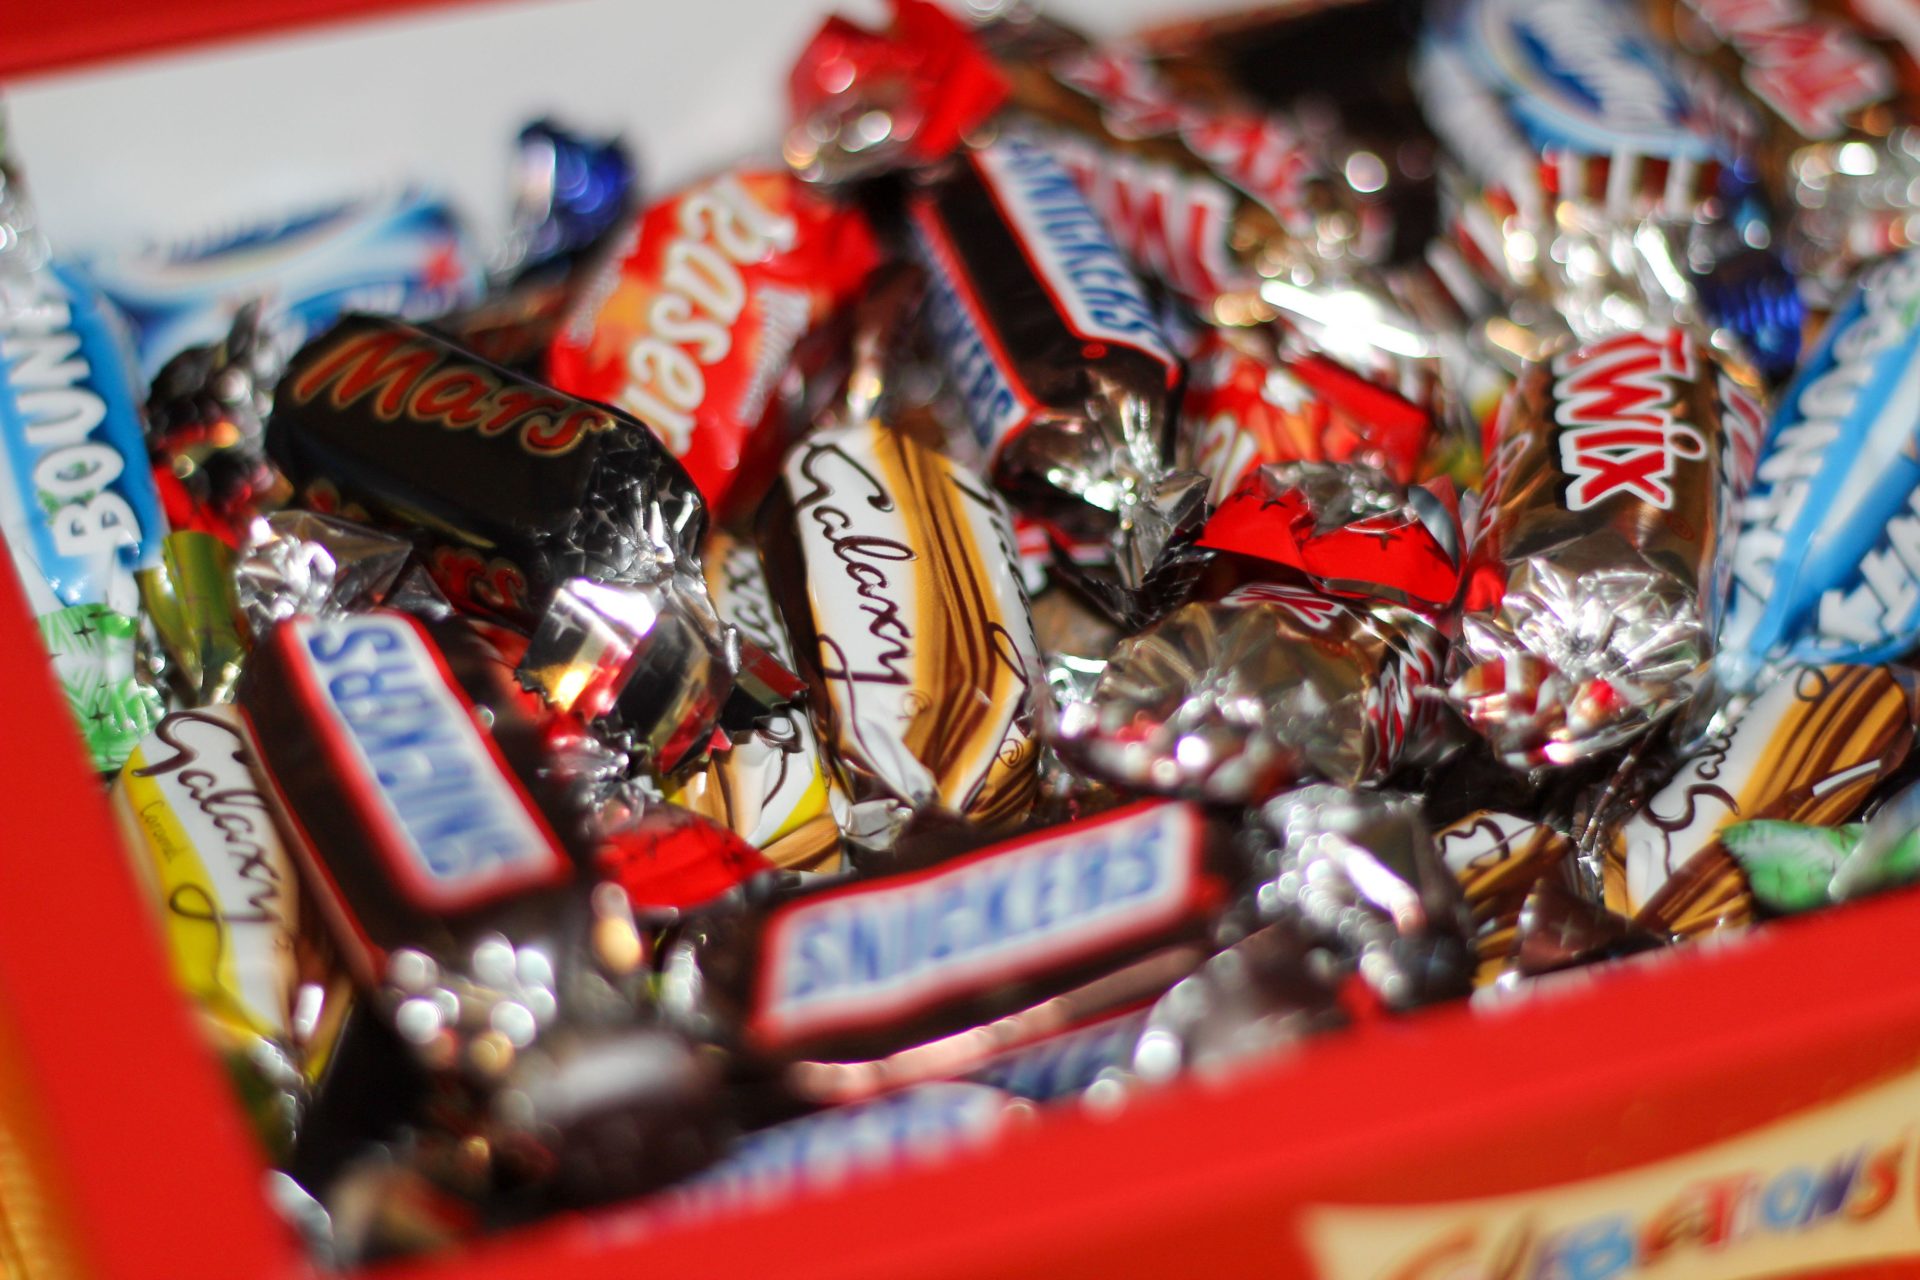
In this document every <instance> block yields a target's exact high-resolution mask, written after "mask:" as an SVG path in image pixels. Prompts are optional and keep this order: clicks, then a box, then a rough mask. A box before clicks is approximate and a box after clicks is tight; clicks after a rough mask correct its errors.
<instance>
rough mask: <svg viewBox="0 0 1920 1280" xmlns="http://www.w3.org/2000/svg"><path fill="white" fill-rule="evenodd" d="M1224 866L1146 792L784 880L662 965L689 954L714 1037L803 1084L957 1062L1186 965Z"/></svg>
mask: <svg viewBox="0 0 1920 1280" xmlns="http://www.w3.org/2000/svg"><path fill="white" fill-rule="evenodd" d="M1238 868H1239V863H1238V861H1237V855H1236V854H1235V853H1234V851H1233V850H1232V848H1231V840H1230V838H1229V836H1228V833H1227V832H1226V830H1225V828H1223V827H1221V826H1220V825H1218V824H1217V823H1216V822H1215V821H1214V820H1213V819H1211V818H1209V817H1207V816H1206V814H1205V813H1204V812H1203V811H1202V810H1201V809H1200V808H1198V807H1197V806H1194V805H1190V804H1186V803H1184V802H1178V801H1172V802H1164V801H1163V802H1146V803H1141V804H1135V805H1130V806H1128V807H1126V808H1124V809H1117V810H1114V811H1113V812H1111V813H1107V814H1103V815H1101V816H1099V817H1097V818H1090V819H1086V820H1083V821H1080V822H1076V823H1071V824H1068V825H1065V826H1059V827H1047V828H1042V829H1040V830H1038V831H1033V832H1030V833H1028V834H1025V835H1022V836H1018V837H1016V838H1014V839H1010V840H1004V841H1001V842H999V843H996V844H991V845H988V846H986V847H984V848H975V849H974V850H973V851H971V852H964V853H960V854H958V855H957V856H948V857H946V858H944V859H936V860H935V861H933V862H931V863H929V864H924V865H919V866H914V867H911V868H907V869H903V870H901V871H898V872H896V873H892V874H888V875H884V876H879V877H869V878H865V879H860V880H855V881H851V882H845V883H841V884H838V885H832V886H823V887H820V888H816V889H803V890H800V891H798V892H789V893H787V894H784V895H782V896H781V897H780V898H778V899H777V900H776V901H774V902H772V903H770V904H769V905H767V906H766V907H764V908H762V909H760V910H758V911H755V912H752V913H749V914H746V915H739V916H728V917H720V918H715V919H714V920H712V921H711V922H710V923H709V924H708V926H707V927H706V929H705V930H704V931H703V932H702V933H700V934H699V935H698V936H695V937H692V938H690V939H689V940H688V941H687V942H686V943H685V944H684V946H683V947H682V949H681V951H680V954H679V956H678V958H677V961H676V960H675V959H672V958H670V960H669V966H668V967H669V972H670V973H671V972H673V971H674V967H675V964H676V962H677V963H681V964H690V965H692V966H693V967H694V968H695V970H696V971H697V973H698V975H699V979H700V981H699V984H698V989H699V992H700V999H701V1000H702V1001H703V1002H704V1006H705V1013H706V1015H707V1016H708V1017H709V1019H710V1023H709V1025H710V1026H711V1028H712V1029H713V1031H714V1033H715V1034H718V1035H720V1036H722V1037H723V1038H725V1039H727V1040H729V1041H730V1042H732V1043H734V1044H735V1045H736V1046H737V1047H738V1048H739V1049H740V1050H742V1051H743V1052H744V1053H746V1054H747V1055H749V1056H750V1058H752V1059H753V1060H756V1061H759V1062H762V1063H766V1064H768V1065H773V1066H778V1067H780V1068H782V1069H783V1070H784V1072H785V1074H786V1075H787V1077H788V1078H789V1080H790V1082H792V1083H793V1084H794V1085H795V1086H796V1087H798V1088H801V1089H802V1090H803V1091H806V1092H820V1091H828V1090H831V1088H832V1087H833V1085H834V1083H835V1082H836V1081H837V1080H839V1081H853V1080H856V1079H863V1078H868V1077H872V1076H875V1075H878V1074H881V1073H886V1072H890V1073H891V1074H893V1075H895V1076H904V1075H906V1074H907V1071H908V1066H909V1060H911V1059H915V1058H917V1059H921V1060H924V1061H925V1062H927V1063H928V1064H930V1065H931V1064H935V1063H937V1064H940V1065H942V1066H945V1067H946V1068H947V1069H948V1070H965V1069H970V1068H974V1067H977V1066H978V1065H980V1061H979V1060H981V1059H984V1057H986V1056H987V1055H990V1054H991V1053H993V1052H994V1051H995V1050H997V1049H1005V1048H1010V1047H1012V1046H1011V1045H1010V1044H1007V1043H1005V1039H1006V1036H1005V1034H1004V1033H1006V1032H1007V1031H1008V1029H1009V1028H1011V1027H1014V1026H1015V1025H1019V1024H1022V1023H1023V1020H1024V1025H1028V1026H1033V1027H1040V1026H1045V1027H1046V1029H1047V1030H1049V1031H1054V1032H1057V1031H1060V1030H1064V1029H1065V1028H1066V1027H1068V1026H1072V1025H1077V1024H1079V1023H1082V1022H1085V1021H1087V1020H1089V1019H1090V1018H1091V1017H1092V1016H1093V1015H1095V1014H1097V1013H1099V1012H1101V1011H1102V1008H1101V1006H1102V1005H1104V1008H1105V1011H1108V1012H1117V1011H1119V1010H1120V1009H1123V1008H1125V1007H1127V1006H1128V1005H1129V1004H1138V1003H1139V1002H1140V1001H1142V1000H1144V999H1148V998H1151V997H1152V996H1155V995H1158V994H1159V993H1160V991H1162V990H1164V989H1165V988H1166V987H1167V986H1170V985H1172V983H1173V982H1175V981H1177V980H1178V979H1179V978H1180V977H1182V976H1184V975H1185V974H1186V973H1187V972H1189V971H1191V969H1192V967H1193V966H1194V965H1196V964H1198V963H1199V962H1200V961H1201V960H1203V959H1204V958H1205V956H1206V955H1207V954H1208V953H1209V952H1210V950H1211V948H1210V947H1208V946H1207V945H1206V939H1207V937H1208V936H1209V934H1210V931H1211V929H1212V927H1213V925H1214V923H1215V921H1216V918H1217V916H1218V914H1219V912H1220V911H1221V909H1222V908H1223V907H1224V906H1225V905H1226V904H1227V902H1228V900H1229V898H1230V895H1231V893H1232V891H1233V889H1234V886H1235V885H1237V884H1238V883H1239V878H1240V876H1241V875H1242V874H1243V873H1242V872H1240V871H1239V869H1238ZM1170 951H1171V952H1178V953H1179V962H1178V963H1177V964H1169V963H1167V962H1166V953H1168V952H1170ZM1095 992H1100V993H1104V994H1100V995H1098V997H1097V998H1096V996H1095V994H1093V993H1095ZM1050 1001H1055V1002H1060V1003H1059V1004H1058V1005H1056V1006H1055V1007H1056V1008H1057V1009H1058V1011H1059V1012H1058V1016H1057V1017H1055V1018H1053V1019H1049V1018H1048V1017H1047V1016H1046V1014H1047V1009H1048V1005H1049V1002H1050ZM889 1059H891V1060H892V1061H891V1062H889Z"/></svg>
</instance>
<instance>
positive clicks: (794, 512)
mask: <svg viewBox="0 0 1920 1280" xmlns="http://www.w3.org/2000/svg"><path fill="white" fill-rule="evenodd" d="M760 528H761V537H760V542H761V546H762V547H763V548H764V549H765V551H766V553H767V555H768V557H769V564H768V577H769V579H770V581H771V583H772V585H773V594H774V598H775V599H776V600H777V601H778V602H779V604H780V607H781V612H782V614H783V615H784V618H785V621H786V624H787V628H788V630H789V632H790V634H791V636H792V640H793V652H794V656H795V658H796V659H797V660H798V662H799V664H800V666H801V668H802V669H803V670H804V672H805V674H806V675H807V678H808V680H809V682H810V684H811V686H812V690H813V699H812V705H813V713H814V716H815V722H816V725H817V727H818V729H819V732H820V738H821V741H823V742H824V743H825V744H827V746H828V748H829V749H830V750H831V751H832V753H833V755H834V757H835V758H836V759H837V760H838V762H839V763H840V765H841V767H842V768H843V769H844V771H845V774H846V783H847V790H848V795H849V797H850V798H851V800H852V802H853V814H852V816H851V818H850V819H849V822H848V834H849V835H850V836H852V837H854V838H855V839H856V840H860V841H863V842H865V843H869V844H876V845H884V844H886V843H889V842H890V838H891V833H892V832H893V831H894V830H896V829H897V827H898V825H899V824H900V822H902V821H903V820H904V819H905V818H906V817H907V816H909V815H910V814H912V813H914V812H917V811H922V810H932V811H938V812H945V813H950V814H954V815H959V816H962V817H966V818H969V819H971V820H973V821H976V822H979V823H981V824H983V825H986V826H989V827H1005V826H1009V825H1012V824H1015V823H1018V822H1019V821H1021V820H1022V819H1023V818H1025V816H1026V814H1027V811H1028V810H1029V809H1030V808H1031V806H1032V804H1033V800H1034V794H1035V788H1036V786H1037V772H1036V765H1037V762H1038V754H1039V752H1038V744H1037V743H1036V742H1035V740H1034V738H1033V733H1034V727H1033V703H1032V693H1031V692H1030V690H1029V688H1028V675H1029V672H1030V671H1034V670H1037V667H1038V654H1037V650H1036V648H1035V645H1034V639H1033V622H1032V619H1031V618H1030V616H1029V615H1028V611H1027V602H1026V597H1025V595H1024V593H1023V592H1022V590H1021V586H1020V571H1019V564H1018V556H1017V553H1016V552H1015V551H1014V541H1013V530H1012V526H1011V523H1010V521H1009V520H1008V517H1007V514H1006V509H1005V507H1004V506H1003V505H1002V504H1001V502H1000V499H999V497H998V496H997V495H995V494H994V493H993V492H992V491H991V490H990V489H988V488H986V487H985V486H984V485H982V484H981V483H980V482H979V481H978V480H977V479H976V478H975V477H973V476H971V475H969V474H968V473H967V472H966V471H965V470H964V469H963V468H961V467H959V466H957V465H955V464H954V463H953V462H951V461H950V460H948V459H947V458H945V457H943V456H942V455H940V454H938V453H936V452H934V451H933V450H932V449H930V448H928V447H926V446H925V445H923V444H921V443H919V442H918V441H917V440H915V439H913V438H912V437H911V436H909V435H907V434H906V433H905V432H902V431H899V430H896V429H894V428H892V427H890V426H888V425H886V424H884V423H882V422H880V421H878V420H868V421H865V422H861V423H858V424H856V425H852V426H844V427H826V428H823V429H819V430H816V431H815V432H813V433H812V434H811V435H809V436H808V437H807V438H806V439H804V440H802V441H801V442H800V444H799V445H797V446H796V447H795V448H794V450H793V452H792V453H791V454H790V455H789V456H788V458H787V460H786V463H785V465H784V466H783V468H782V477H781V483H780V486H779V488H778V489H777V490H776V493H775V500H774V501H772V502H770V503H769V504H768V506H767V508H766V509H765V510H764V511H763V512H762V515H761V526H760Z"/></svg>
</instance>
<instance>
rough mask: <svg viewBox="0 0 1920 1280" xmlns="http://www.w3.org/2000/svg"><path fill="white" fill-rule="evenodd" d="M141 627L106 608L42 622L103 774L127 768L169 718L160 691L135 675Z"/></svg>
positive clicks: (84, 608) (86, 607) (90, 607)
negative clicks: (142, 743) (165, 717)
mask: <svg viewBox="0 0 1920 1280" xmlns="http://www.w3.org/2000/svg"><path fill="white" fill-rule="evenodd" d="M138 634H139V624H138V623H137V622H135V621H134V619H132V618H129V617H128V616H127V615H125V614H123V613H116V612H114V611H113V610H112V609H109V608H107V607H106V606H105V605H98V604H82V605H75V606H74V607H73V608H71V609H61V610H58V611H57V612H54V613H47V614H42V615H41V617H40V640H41V642H42V643H43V644H45V645H46V646H47V652H48V653H50V654H52V655H53V669H54V672H55V673H56V674H57V675H58V676H59V677H60V687H61V688H62V689H64V690H65V691H66V695H67V705H68V706H69V707H71V708H72V709H73V718H74V720H75V722H76V723H78V724H79V726H80V737H81V739H82V740H83V741H85V743H86V744H87V753H88V754H89V755H90V756H92V757H93V767H94V768H95V769H98V770H100V771H102V772H106V771H108V770H113V769H118V768H119V767H120V766H121V765H123V764H125V763H126V759H127V757H128V756H130V755H132V754H133V749H134V748H135V747H137V746H139V745H140V740H141V739H142V738H144V737H146V736H147V734H149V733H151V732H152V731H153V726H154V725H156V724H158V723H159V722H160V717H161V716H163V715H165V714H166V704H165V702H164V701H163V700H162V698H161V696H160V692H159V690H157V689H153V688H150V687H149V686H147V685H144V684H142V683H140V681H139V680H138V679H137V678H136V677H135V676H134V667H135V653H134V645H135V642H136V640H137V639H138Z"/></svg>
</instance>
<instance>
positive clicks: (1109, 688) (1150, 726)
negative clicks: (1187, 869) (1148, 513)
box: [1052, 582, 1446, 804]
mask: <svg viewBox="0 0 1920 1280" xmlns="http://www.w3.org/2000/svg"><path fill="white" fill-rule="evenodd" d="M1445 654H1446V649H1445V642H1444V640H1443V638H1442V636H1441V634H1440V632H1439V631H1438V630H1437V629H1436V628H1435V627H1434V626H1433V624H1432V623H1430V622H1428V621H1427V620H1426V619H1425V618H1423V617H1421V616H1420V615H1419V614H1417V613H1415V612H1413V611H1412V610H1409V609H1403V608H1399V607H1397V606H1394V605H1391V604H1386V603H1384V602H1367V601H1349V600H1342V599H1340V598H1338V597H1335V596H1331V595H1328V594H1326V593H1325V592H1322V591H1319V590H1316V589H1314V588H1312V587H1309V586H1306V585H1304V584H1295V583H1291V582H1266V583H1257V584H1252V585H1249V586H1246V587H1242V588H1240V589H1238V590H1236V591H1234V592H1232V593H1230V594H1229V595H1227V596H1226V597H1224V598H1223V599H1221V600H1219V601H1215V602H1201V601H1194V602H1189V603H1187V604H1184V605H1182V606H1180V608H1178V609H1176V610H1174V611H1173V612H1172V613H1170V614H1168V615H1167V616H1166V617H1164V618H1162V619H1161V620H1160V621H1159V622H1156V623H1154V624H1153V625H1152V626H1150V627H1148V628H1147V629H1146V630H1145V631H1142V632H1140V633H1139V634H1137V635H1135V636H1132V637H1130V638H1128V639H1127V640H1124V641H1122V642H1121V644H1120V646H1119V647H1118V648H1117V649H1115V650H1114V652H1113V653H1112V655H1111V656H1110V657H1109V658H1108V661H1107V665H1106V669H1105V670H1104V671H1103V672H1102V673H1101V674H1100V676H1099V678H1098V680H1097V681H1096V682H1095V683H1094V685H1093V688H1092V690H1091V692H1090V694H1088V695H1087V696H1086V697H1085V698H1084V699H1081V700H1074V701H1069V702H1067V703H1066V704H1065V705H1064V706H1063V707H1062V708H1061V710H1060V714H1059V718H1058V722H1057V724H1056V726H1055V728H1054V732H1053V735H1052V736H1053V739H1054V741H1055V743H1056V745H1057V746H1058V748H1059V750H1060V752H1061V753H1062V755H1063V756H1065V757H1066V759H1067V760H1069V761H1070V762H1072V763H1073V764H1074V765H1076V766H1077V767H1079V768H1080V769H1082V770H1085V771H1086V772H1088V773H1091V774H1093V775H1094V776H1096V777H1099V778H1105V779H1108V780H1110V781H1112V782H1114V783H1116V784H1118V785H1120V786H1123V787H1130V788H1133V789H1136V790H1143V791H1154V792H1162V793H1170V794H1177V795H1191V796H1194V797H1196V798H1203V799H1206V800H1210V801H1215V802H1221V803H1232V804H1251V803H1256V802H1258V801H1260V800H1262V799H1264V798H1266V797H1267V796H1270V795H1272V794H1273V793H1274V792H1275V791H1277V790H1279V789H1280V788H1281V787H1284V786H1287V785H1289V784H1291V783H1294V782H1297V781H1299V780H1301V779H1303V778H1310V777H1319V778H1331V779H1334V780H1336V781H1339V782H1344V783H1348V784H1357V783H1360V782H1364V781H1377V780H1379V779H1381V778H1384V777H1385V776H1386V775H1387V774H1388V773H1390V772H1391V771H1392V770H1393V769H1394V768H1395V767H1396V766H1398V765H1399V764H1401V763H1403V762H1404V761H1407V760H1409V759H1414V758H1418V757H1421V756H1423V755H1427V754H1430V753H1431V750H1432V746H1433V739H1434V737H1435V735H1436V732H1437V724H1438V720H1439V718H1440V717H1441V716H1443V715H1444V711H1443V710H1442V707H1441V702H1440V699H1439V697H1438V696H1437V695H1438V692H1439V690H1438V684H1439V681H1440V677H1441V672H1442V669H1443V665H1444V662H1445Z"/></svg>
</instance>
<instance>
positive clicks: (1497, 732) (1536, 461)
mask: <svg viewBox="0 0 1920 1280" xmlns="http://www.w3.org/2000/svg"><path fill="white" fill-rule="evenodd" d="M1758 396H1759V393H1758V390H1757V384H1756V382H1755V381H1754V379H1753V375H1752V374H1751V372H1750V371H1748V370H1747V369H1746V368H1745V366H1743V365H1739V364H1735V363H1731V362H1728V361H1726V360H1723V359H1722V358H1721V357H1720V356H1719V355H1718V354H1717V353H1715V352H1713V351H1711V350H1710V349H1709V348H1708V347H1707V346H1706V345H1705V344H1704V343H1703V342H1702V341H1701V340H1700V339H1699V338H1698V337H1697V336H1696V335H1695V334H1694V333H1692V332H1691V331H1690V330H1687V329H1683V328H1679V327H1671V328H1654V329H1651V330H1648V331H1646V332H1643V333H1631V334H1621V335H1617V336H1615V337H1613V338H1609V339H1605V340H1603V341H1601V342H1596V343H1588V344H1584V345H1567V346H1563V347H1561V348H1560V349H1559V350H1558V351H1556V352H1554V353H1553V354H1551V355H1550V357H1549V358H1548V359H1546V360H1544V361H1542V362H1540V363H1536V364H1533V365H1530V366H1529V367H1528V368H1527V369H1526V370H1525V371H1524V372H1523V373H1522V374H1521V377H1520V379H1519V381H1518V382H1517V383H1516V384H1515V386H1514V388H1513V390H1512V392H1511V393H1509V395H1508V396H1507V398H1506V400H1505V401H1504V402H1503V403H1502V405H1501V411H1500V413H1499V415H1498V416H1497V418H1496V419H1495V420H1494V422H1493V423H1492V425H1491V428H1490V430H1489V433H1488V439H1487V458H1488V463H1487V483H1486V490H1485V493H1484V495H1483V501H1482V506H1481V510H1480V517H1479V520H1478V523H1477V528H1475V530H1474V531H1473V534H1472V544H1473V545H1472V551H1471V552H1470V559H1471V562H1472V568H1471V570H1470V573H1469V578H1468V589H1467V603H1466V610H1465V614H1464V617H1463V620H1462V635H1461V646H1460V649H1459V650H1458V653H1459V656H1460V661H1459V662H1458V663H1457V667H1458V669H1459V670H1460V672H1461V675H1460V677H1459V678H1458V679H1457V680H1456V681H1455V683H1454V685H1453V687H1452V689H1451V690H1450V691H1449V692H1450V696H1451V697H1452V699H1453V700H1454V702H1455V704H1456V705H1457V706H1459V707H1460V709H1461V711H1462V712H1463V713H1464V714H1465V715H1466V716H1467V717H1468V719H1469V720H1471V721H1473V722H1474V724H1475V725H1476V727H1478V728H1479V729H1480V730H1481V731H1482V732H1483V733H1485V734H1486V735H1487V738H1488V740H1489V741H1490V742H1491V743H1492V745H1493V746H1494V748H1495V750H1496V752H1497V753H1498V754H1500V755H1501V756H1503V757H1504V758H1505V759H1507V761H1508V762H1509V763H1512V764H1514V765H1517V766H1523V767H1531V766H1537V765H1542V764H1565V763H1568V762H1570V761H1573V760H1577V759H1580V758H1583V757H1585V756H1588V755H1591V754H1593V753H1595V752H1599V751H1604V750H1606V749H1608V748H1611V747H1614V746H1618V745H1620V744H1621V743H1624V742H1626V741H1628V740H1630V739H1632V738H1633V737H1635V736H1636V735H1638V734H1640V733H1642V732H1644V731H1645V730H1646V729H1647V727H1648V726H1650V725H1652V724H1654V723H1655V722H1657V721H1658V720H1660V719H1661V718H1662V717H1664V716H1666V715H1667V714H1668V713H1670V712H1671V711H1673V710H1674V709H1675V708H1677V707H1679V706H1680V705H1682V704H1683V703H1684V702H1685V701H1686V700H1687V699H1689V698H1690V697H1692V695H1693V693H1694V692H1695V691H1696V689H1697V688H1698V687H1699V686H1700V684H1701V682H1702V681H1703V679H1704V677H1705V672H1706V664H1707V660H1708V659H1709V658H1710V657H1711V655H1712V644H1713V633H1714V629H1715V627H1716V626H1717V624H1718V616H1717V615H1718V609H1719V606H1720V601H1721V600H1722V598H1723V596H1724V589H1725V585H1726V580H1727V574H1728V572H1729V570H1730V567H1731V561H1730V559H1729V557H1728V554H1727V546H1726V544H1725V542H1724V541H1723V537H1722V532H1723V530H1724V529H1725V528H1726V526H1727V520H1728V518H1729V515H1730V510H1731V506H1732V504H1733V502H1734V501H1735V500H1737V499H1738V497H1739V496H1740V495H1741V493H1743V492H1744V491H1745V488H1746V483H1747V481H1748V479H1749V478H1750V477H1751V475H1752V471H1753V465H1754V458H1755V455H1756V454H1757V452H1758V448H1759V442H1760V437H1761V434H1762V432H1763V429H1764V424H1763V420H1762V410H1761V406H1760V402H1759V399H1758Z"/></svg>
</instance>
